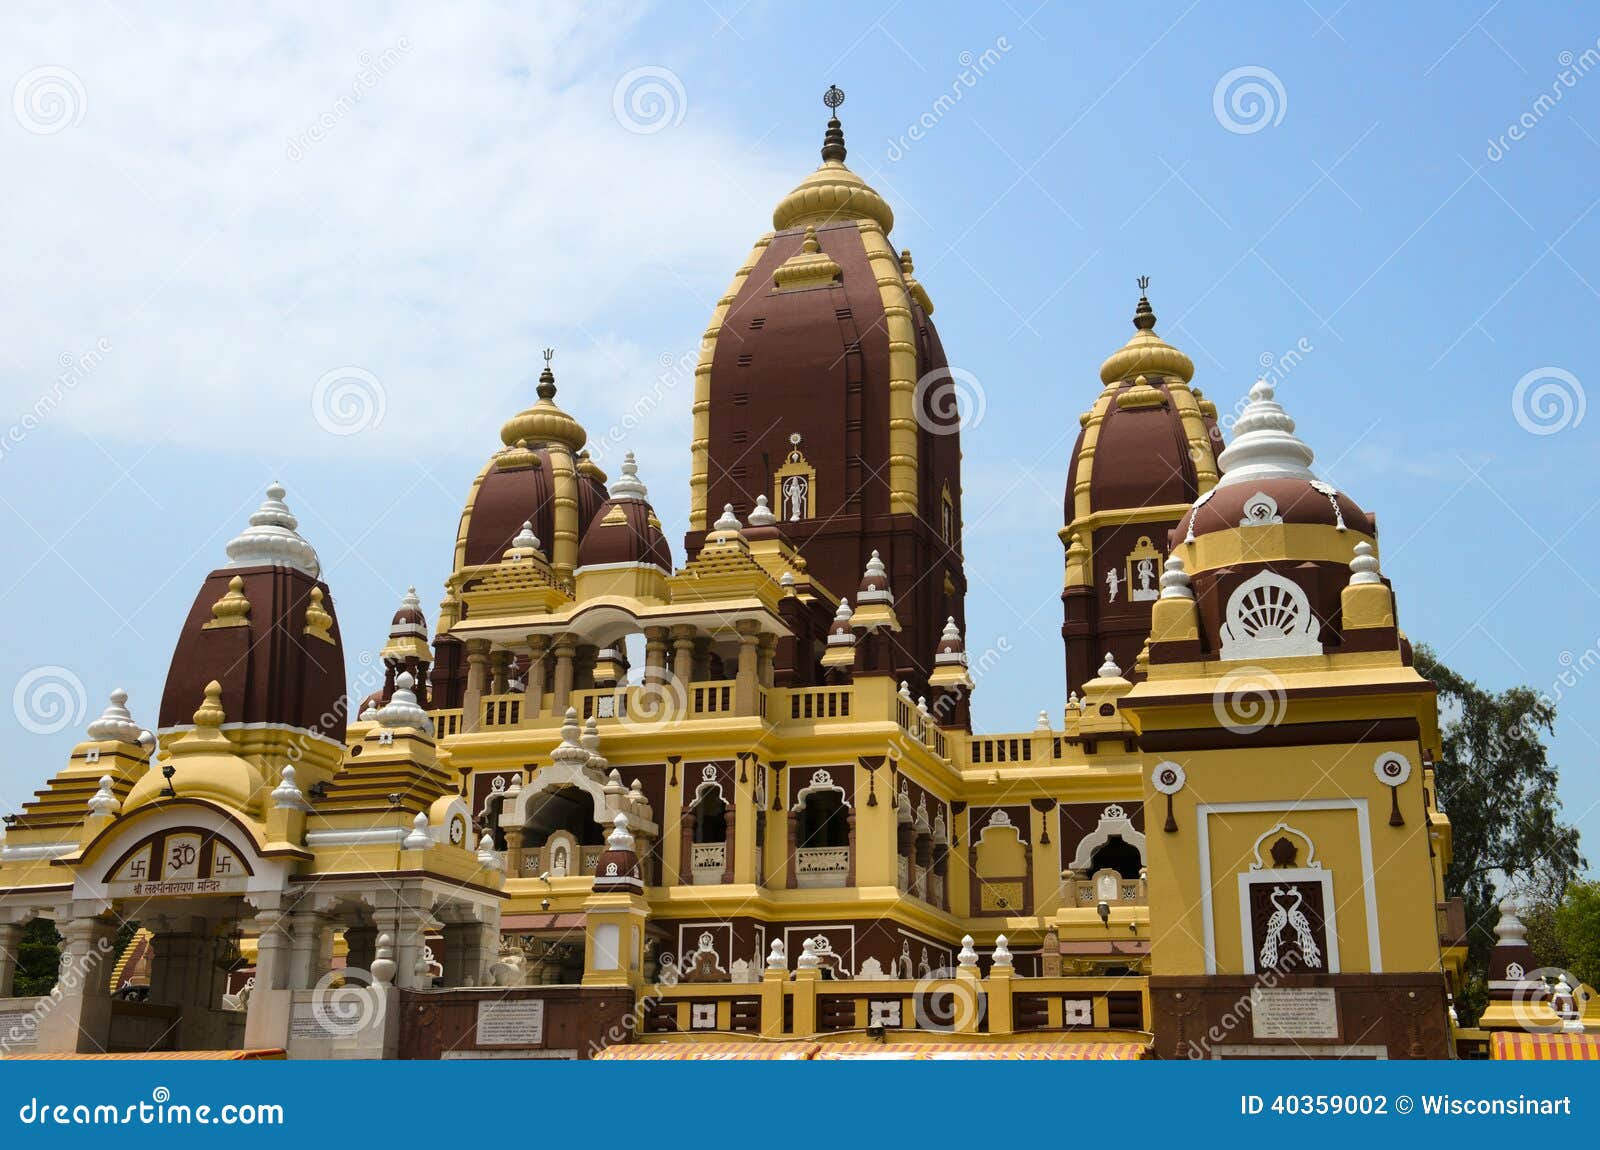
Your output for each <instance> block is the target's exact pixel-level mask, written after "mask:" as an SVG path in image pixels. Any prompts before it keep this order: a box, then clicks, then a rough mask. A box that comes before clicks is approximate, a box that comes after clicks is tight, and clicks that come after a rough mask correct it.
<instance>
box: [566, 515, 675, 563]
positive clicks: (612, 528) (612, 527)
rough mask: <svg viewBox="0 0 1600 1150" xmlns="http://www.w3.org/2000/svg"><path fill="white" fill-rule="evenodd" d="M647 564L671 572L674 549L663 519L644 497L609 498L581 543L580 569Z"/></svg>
mask: <svg viewBox="0 0 1600 1150" xmlns="http://www.w3.org/2000/svg"><path fill="white" fill-rule="evenodd" d="M619 563H648V564H650V565H651V566H653V567H659V568H661V570H662V571H664V572H666V573H667V574H668V575H670V574H672V549H671V548H670V547H669V546H668V545H667V540H666V536H664V535H663V534H662V533H661V521H660V520H659V519H657V518H656V513H655V512H654V511H653V510H651V507H650V504H648V503H646V502H645V501H644V500H642V499H608V500H606V502H605V503H603V504H601V505H600V509H599V511H598V512H597V513H596V514H595V516H594V518H593V520H591V521H590V523H589V527H588V530H586V531H585V532H584V533H583V542H581V543H579V544H578V569H579V570H582V569H583V568H585V567H603V566H611V565H614V564H619Z"/></svg>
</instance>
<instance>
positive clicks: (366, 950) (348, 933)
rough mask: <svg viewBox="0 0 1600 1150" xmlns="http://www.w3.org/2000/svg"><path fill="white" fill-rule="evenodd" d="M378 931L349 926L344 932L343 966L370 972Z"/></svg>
mask: <svg viewBox="0 0 1600 1150" xmlns="http://www.w3.org/2000/svg"><path fill="white" fill-rule="evenodd" d="M377 943H378V929H377V927H373V926H349V927H346V928H345V931H344V945H345V958H344V964H345V965H346V966H347V967H351V968H353V969H357V970H371V969H372V960H373V958H374V957H375V954H374V952H375V951H376V949H377Z"/></svg>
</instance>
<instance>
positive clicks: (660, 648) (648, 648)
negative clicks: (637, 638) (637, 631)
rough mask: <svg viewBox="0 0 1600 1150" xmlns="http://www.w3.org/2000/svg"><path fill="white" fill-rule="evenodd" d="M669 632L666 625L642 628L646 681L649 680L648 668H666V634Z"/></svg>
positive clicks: (663, 669)
mask: <svg viewBox="0 0 1600 1150" xmlns="http://www.w3.org/2000/svg"><path fill="white" fill-rule="evenodd" d="M669 634H671V632H670V631H669V630H668V629H667V628H666V627H646V628H645V629H644V665H645V668H646V675H645V680H646V682H649V681H651V676H650V675H649V671H650V670H656V671H665V670H666V669H667V636H668V635H669Z"/></svg>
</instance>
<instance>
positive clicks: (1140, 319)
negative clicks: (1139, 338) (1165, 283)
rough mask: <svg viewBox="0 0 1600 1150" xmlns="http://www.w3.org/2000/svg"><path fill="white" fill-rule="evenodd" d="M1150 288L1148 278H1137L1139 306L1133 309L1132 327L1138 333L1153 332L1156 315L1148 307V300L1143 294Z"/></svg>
mask: <svg viewBox="0 0 1600 1150" xmlns="http://www.w3.org/2000/svg"><path fill="white" fill-rule="evenodd" d="M1149 288H1150V277H1149V276H1140V277H1139V306H1138V307H1136V308H1134V309H1133V326H1134V327H1136V328H1138V329H1139V330H1140V331H1154V330H1155V326H1156V313H1155V311H1154V310H1152V309H1151V307H1150V299H1149V297H1148V296H1146V295H1145V292H1146V291H1148V290H1149Z"/></svg>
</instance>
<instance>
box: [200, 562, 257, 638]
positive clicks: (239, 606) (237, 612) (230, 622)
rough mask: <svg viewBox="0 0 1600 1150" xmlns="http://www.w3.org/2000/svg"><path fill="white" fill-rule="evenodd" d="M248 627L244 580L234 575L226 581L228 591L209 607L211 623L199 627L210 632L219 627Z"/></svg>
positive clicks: (248, 617)
mask: <svg viewBox="0 0 1600 1150" xmlns="http://www.w3.org/2000/svg"><path fill="white" fill-rule="evenodd" d="M249 625H250V600H248V599H246V598H245V597H244V578H243V577H242V576H239V575H235V576H234V577H233V578H232V579H229V580H228V590H227V591H226V592H224V593H223V596H222V598H220V599H218V600H217V601H216V602H215V603H213V604H212V605H211V621H210V622H209V623H206V624H205V625H204V626H202V627H201V630H202V631H210V630H212V629H214V628H219V627H248V626H249Z"/></svg>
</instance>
